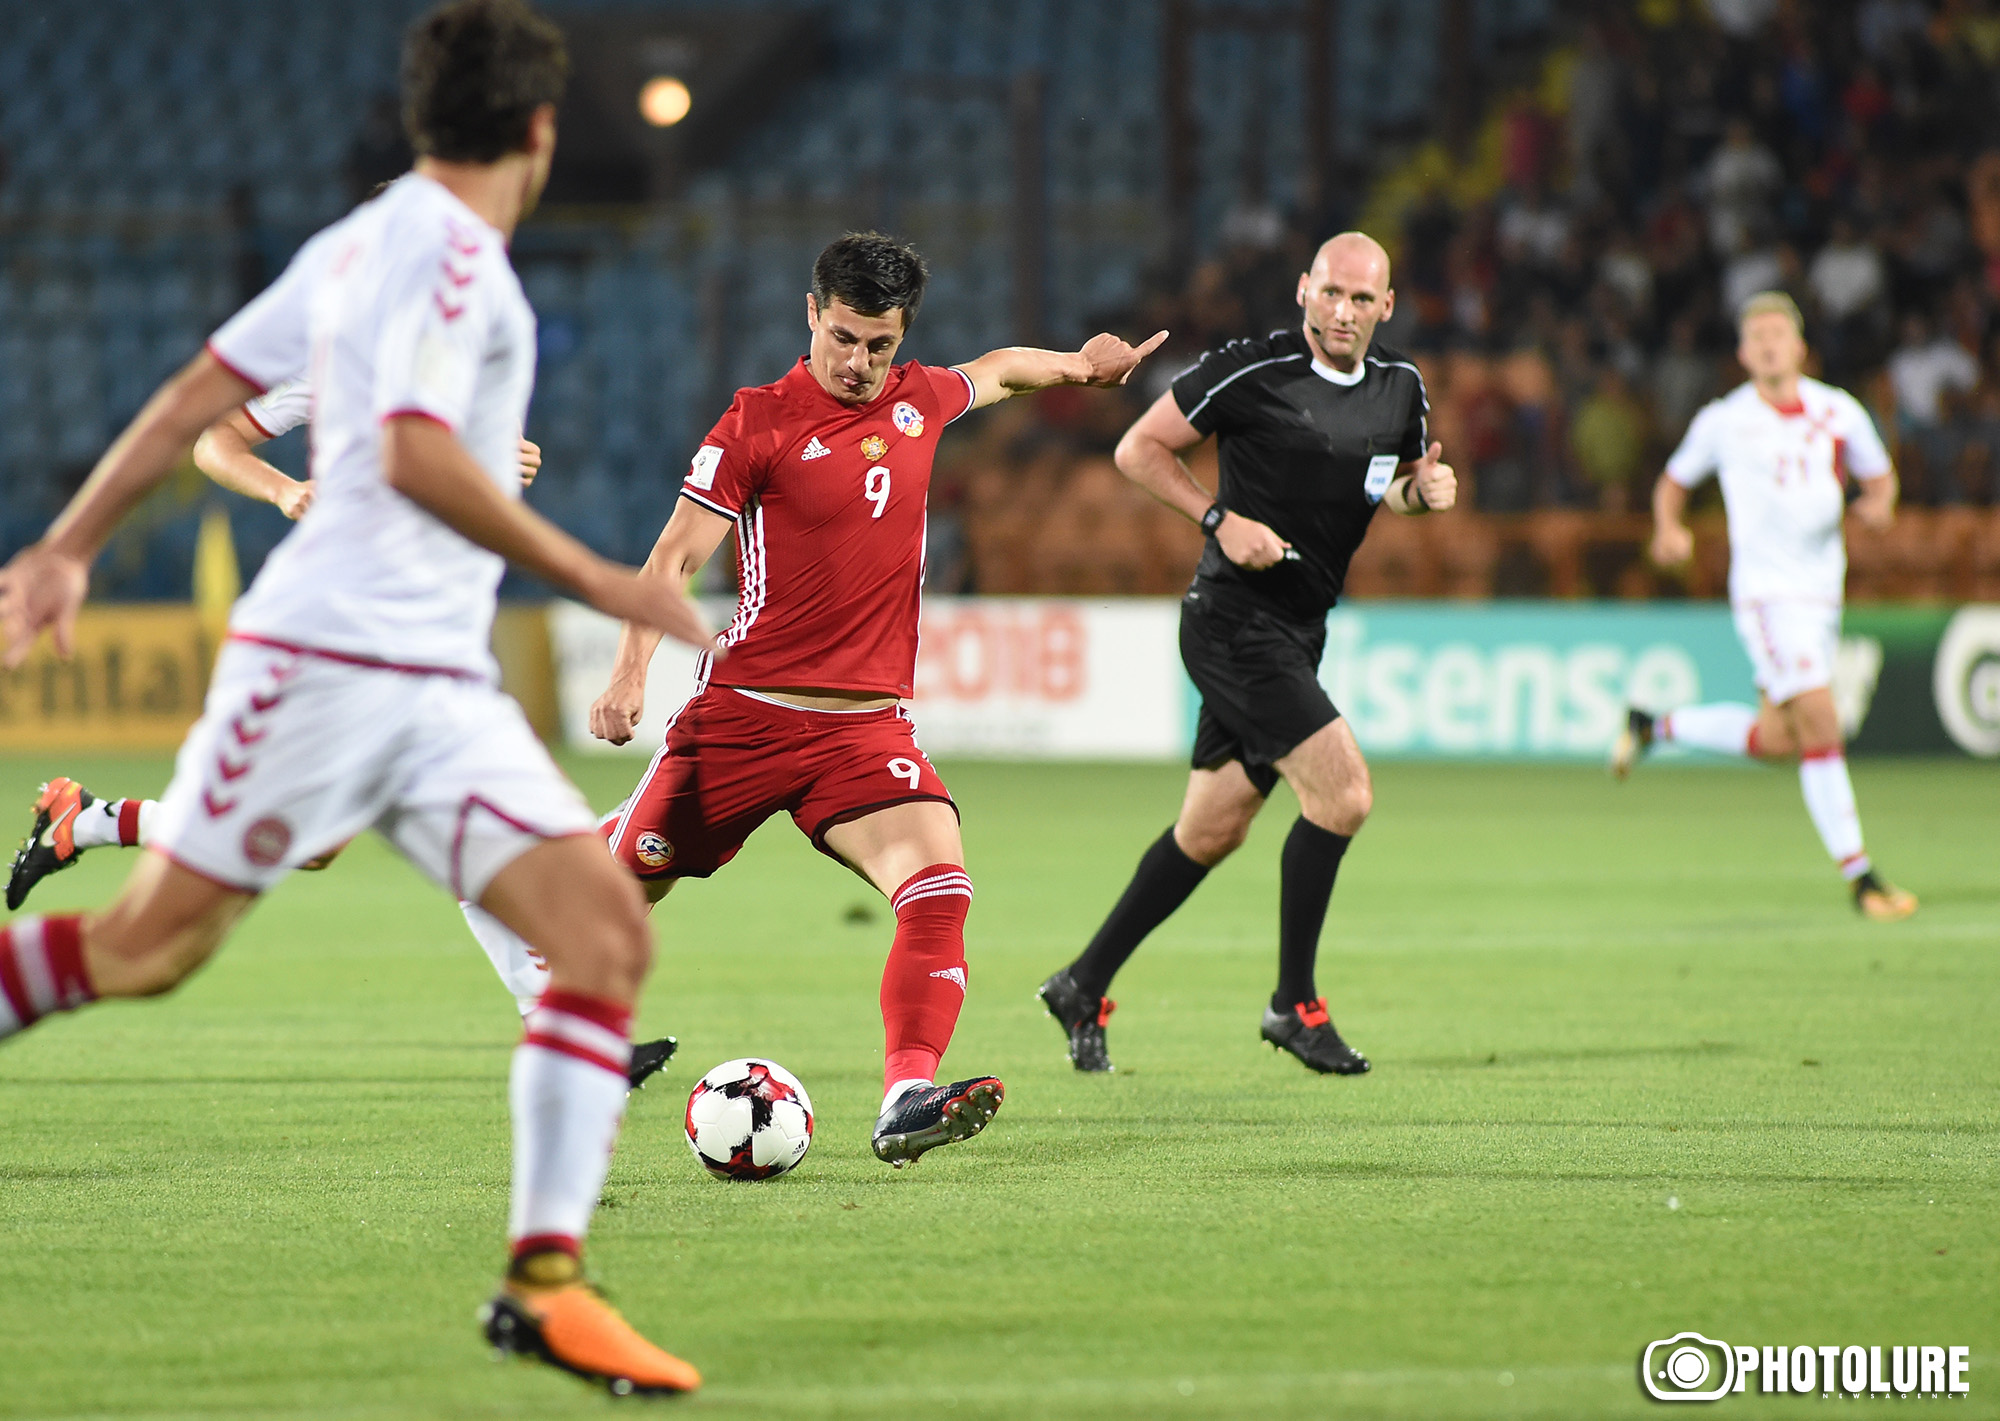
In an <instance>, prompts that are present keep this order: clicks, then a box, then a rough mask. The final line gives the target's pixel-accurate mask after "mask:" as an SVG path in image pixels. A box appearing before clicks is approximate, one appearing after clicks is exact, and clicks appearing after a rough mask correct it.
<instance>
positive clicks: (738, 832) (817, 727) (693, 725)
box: [605, 686, 957, 878]
mask: <svg viewBox="0 0 2000 1421" xmlns="http://www.w3.org/2000/svg"><path fill="white" fill-rule="evenodd" d="M920 800H934V801H937V802H939V803H943V804H951V802H952V801H951V792H950V791H949V790H947V789H946V788H945V787H944V781H943V780H941V779H939V778H938V772H937V770H936V769H934V768H933V767H932V765H931V762H930V760H929V759H928V758H927V757H926V756H925V755H924V752H923V751H921V750H919V749H918V748H917V740H916V727H915V726H913V725H912V724H911V723H910V719H909V717H908V716H907V715H905V714H904V713H903V710H902V707H900V706H884V707H882V708H881V709H880V710H866V711H812V710H801V709H799V708H797V707H794V706H787V705H782V704H780V703H778V702H775V701H771V700H768V699H765V698H763V697H760V696H751V695H746V694H744V693H743V692H741V691H736V690H731V689H730V688H728V687H726V686H710V687H709V688H708V689H707V690H705V691H703V692H702V693H701V694H700V695H698V696H696V697H695V698H694V699H693V700H691V701H689V702H688V703H687V704H686V705H685V706H683V707H682V708H681V712H680V714H679V715H677V716H676V717H674V720H673V723H672V724H671V725H669V726H668V727H667V743H666V744H665V745H663V746H662V747H661V748H660V752H659V753H658V754H657V755H655V756H654V757H653V763H652V764H651V765H650V766H648V767H647V770H646V777H645V778H644V779H642V780H640V781H639V787H638V788H637V789H635V790H633V791H632V797H631V798H630V799H628V800H626V801H625V804H624V806H623V808H622V809H621V810H620V811H619V812H618V814H617V815H616V816H615V817H614V818H612V819H611V820H609V821H608V822H607V824H606V826H605V827H606V831H607V833H608V837H609V838H610V841H611V856H612V857H613V858H615V859H617V860H618V861H619V862H620V863H622V864H624V865H625V867H626V868H628V869H630V870H631V871H632V872H633V873H634V874H636V875H638V876H639V877H640V878H706V877H708V876H709V875H710V874H711V873H714V872H715V871H716V870H717V869H718V868H721V867H722V866H723V865H724V864H726V863H728V862H729V861H730V860H731V859H733V858H735V857H736V851H737V850H738V849H740V848H742V847H743V841H744V840H745V839H747V838H749V837H750V833H751V831H752V830H754V829H755V828H756V827H757V826H758V825H759V824H762V823H763V822H764V821H765V820H766V819H769V818H770V817H771V816H772V815H773V814H776V813H777V812H778V811H779V810H781V809H783V810H787V811H789V812H790V814H791V816H792V822H793V823H794V824H797V825H798V826H799V829H800V830H801V831H802V832H804V833H805V834H806V835H807V836H808V837H810V838H811V839H812V841H813V846H814V847H815V848H817V849H818V850H819V851H820V852H821V853H823V854H826V855H828V856H829V857H831V858H838V857H839V856H838V855H837V854H834V853H833V851H832V850H831V849H829V848H827V846H826V834H827V831H828V830H829V829H832V828H833V827H834V826H835V825H838V824H844V823H846V822H847V821H849V820H850V819H859V818H861V817H862V816H863V815H865V814H872V813H874V812H875V811H876V810H878V809H887V808H889V806H891V805H894V804H909V803H911V802H913V801H920ZM952 808H953V811H954V812H956V810H957V806H956V805H952Z"/></svg>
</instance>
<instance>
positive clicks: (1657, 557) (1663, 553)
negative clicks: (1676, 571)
mask: <svg viewBox="0 0 2000 1421" xmlns="http://www.w3.org/2000/svg"><path fill="white" fill-rule="evenodd" d="M1646 551H1647V552H1648V553H1649V554H1651V556H1652V559H1653V561H1654V562H1655V563H1657V564H1658V565H1659V566H1661V567H1679V566H1680V565H1681V564H1682V563H1684V562H1686V561H1687V560H1688V559H1689V558H1691V557H1693V556H1694V534H1693V533H1692V532H1691V531H1689V529H1688V526H1687V524H1685V523H1661V524H1659V525H1658V526H1656V527H1655V528H1654V529H1653V545H1652V547H1650V548H1648V549H1647V550H1646Z"/></svg>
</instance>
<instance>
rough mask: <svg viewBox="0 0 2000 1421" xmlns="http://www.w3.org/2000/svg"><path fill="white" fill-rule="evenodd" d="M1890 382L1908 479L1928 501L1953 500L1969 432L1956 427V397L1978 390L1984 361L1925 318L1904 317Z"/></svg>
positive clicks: (1913, 488) (1918, 493)
mask: <svg viewBox="0 0 2000 1421" xmlns="http://www.w3.org/2000/svg"><path fill="white" fill-rule="evenodd" d="M1889 380H1890V384H1891V386H1892V388H1893V389H1894V391H1895V395H1896V424H1897V432H1898V433H1899V434H1900V435H1901V436H1902V452H1903V460H1902V464H1903V478H1904V482H1905V483H1906V484H1907V485H1908V486H1909V487H1910V489H1911V492H1912V493H1913V494H1915V495H1917V496H1918V497H1919V498H1921V499H1922V500H1923V501H1925V502H1936V501H1940V500H1945V499H1948V498H1949V496H1950V493H1951V490H1952V488H1953V486H1954V485H1955V477H1954V475H1955V471H1956V465H1957V464H1958V462H1959V455H1960V452H1961V450H1960V446H1961V445H1962V444H1963V442H1964V431H1963V430H1962V429H1959V428H1956V427H1954V426H1955V424H1956V423H1957V422H1956V421H1955V420H1954V419H1953V416H1954V415H1955V414H1956V412H1957V408H1956V397H1957V396H1960V395H1964V394H1969V393H1970V392H1971V391H1973V390H1975V389H1977V388H1978V386H1979V362H1978V361H1977V360H1975V359H1974V358H1973V357H1972V355H1971V354H1970V353H1969V352H1968V351H1967V350H1966V349H1965V347H1964V346H1962V345H1960V344H1959V343H1958V342H1957V341H1955V340H1953V339H1952V338H1951V337H1950V336H1948V335H1945V334H1944V333H1942V332H1939V333H1937V334H1935V335H1933V334H1932V332H1931V329H1930V325H1929V323H1928V322H1926V321H1925V320H1924V318H1923V317H1922V316H1916V315H1912V316H1908V317H1905V318H1904V321H1903V340H1902V344H1901V345H1900V346H1898V347H1897V349H1896V353H1895V354H1894V355H1892V356H1890V357H1889ZM1912 456H1914V457H1912Z"/></svg>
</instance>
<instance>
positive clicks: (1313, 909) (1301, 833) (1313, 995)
mask: <svg viewBox="0 0 2000 1421" xmlns="http://www.w3.org/2000/svg"><path fill="white" fill-rule="evenodd" d="M1352 842H1353V838H1352V837H1351V836H1350V835H1347V834H1336V833H1334V832H1333V831H1332V830H1331V829H1322V828H1320V827H1319V825H1317V824H1314V823H1312V822H1311V821H1310V820H1308V819H1307V818H1306V817H1305V816H1304V815H1300V816H1299V819H1298V822H1296V823H1295V824H1293V825H1292V832H1291V833H1289V834H1287V835H1285V852H1284V855H1283V857H1282V858H1280V860H1279V863H1280V865H1281V868H1282V876H1281V877H1280V879H1279V887H1278V990H1277V993H1276V994H1275V995H1274V996H1273V997H1272V998H1271V1010H1272V1011H1278V1012H1283V1011H1290V1010H1291V1009H1292V1008H1293V1007H1295V1006H1297V1005H1298V1004H1299V1003H1300V1002H1316V1001H1318V1000H1319V989H1318V988H1317V987H1315V986H1314V985H1313V964H1314V962H1315V961H1317V960H1318V958H1319V934H1320V929H1321V928H1323V927H1325V926H1326V905H1327V900H1328V899H1330V898H1332V897H1333V880H1334V878H1335V876H1336V875H1338V874H1339V872H1340V859H1341V855H1343V854H1345V853H1346V852H1347V846H1348V845H1349V844H1350V843H1352ZM1120 906H1121V907H1122V906H1123V905H1122V904H1121V905H1120Z"/></svg>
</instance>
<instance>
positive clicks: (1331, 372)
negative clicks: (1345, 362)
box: [1313, 355, 1368, 385]
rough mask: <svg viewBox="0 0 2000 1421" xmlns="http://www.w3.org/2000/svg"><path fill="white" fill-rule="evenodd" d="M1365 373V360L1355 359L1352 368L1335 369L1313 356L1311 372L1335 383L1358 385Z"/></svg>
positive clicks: (1366, 371) (1366, 367)
mask: <svg viewBox="0 0 2000 1421" xmlns="http://www.w3.org/2000/svg"><path fill="white" fill-rule="evenodd" d="M1367 373H1368V362H1367V361H1365V360H1357V361H1355V362H1354V368H1353V369H1352V370H1336V369H1334V368H1333V367H1332V366H1331V365H1328V364H1327V363H1326V362H1325V361H1324V360H1321V359H1320V358H1319V357H1318V356H1317V355H1315V356H1314V357H1313V374H1315V375H1317V376H1319V378H1320V379H1322V380H1327V381H1330V382H1332V383H1333V384H1335V385H1359V384H1360V383H1361V377H1362V376H1363V375H1366V374H1367Z"/></svg>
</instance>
